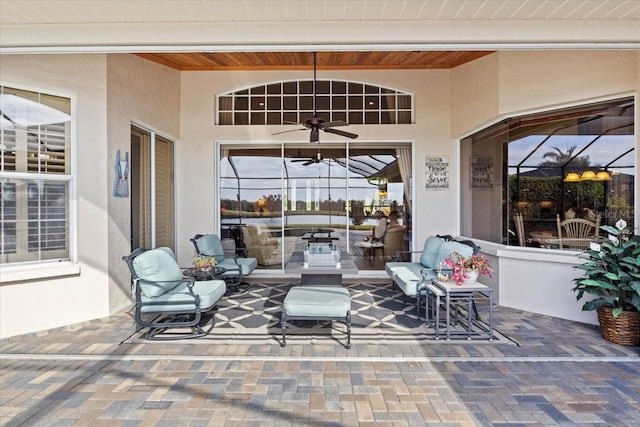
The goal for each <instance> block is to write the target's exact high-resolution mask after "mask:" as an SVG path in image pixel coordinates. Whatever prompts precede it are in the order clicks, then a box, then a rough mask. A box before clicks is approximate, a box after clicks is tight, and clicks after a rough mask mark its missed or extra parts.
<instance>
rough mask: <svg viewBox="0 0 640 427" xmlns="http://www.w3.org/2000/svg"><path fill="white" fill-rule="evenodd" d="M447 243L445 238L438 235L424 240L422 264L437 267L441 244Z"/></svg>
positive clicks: (421, 256)
mask: <svg viewBox="0 0 640 427" xmlns="http://www.w3.org/2000/svg"><path fill="white" fill-rule="evenodd" d="M443 243H446V242H445V241H444V240H443V239H441V238H440V237H436V236H430V237H429V238H428V239H427V241H426V242H424V249H422V255H420V264H422V265H424V266H425V267H427V268H436V266H437V265H438V264H437V263H436V257H437V255H438V249H439V248H440V246H441V245H442V244H443Z"/></svg>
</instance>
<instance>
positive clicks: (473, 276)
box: [463, 270, 478, 284]
mask: <svg viewBox="0 0 640 427" xmlns="http://www.w3.org/2000/svg"><path fill="white" fill-rule="evenodd" d="M467 276H469V277H468V278H467V279H464V282H463V283H466V284H472V283H477V282H478V270H467Z"/></svg>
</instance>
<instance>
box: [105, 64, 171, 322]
mask: <svg viewBox="0 0 640 427" xmlns="http://www.w3.org/2000/svg"><path fill="white" fill-rule="evenodd" d="M107 82H108V84H107V122H108V129H107V132H108V138H107V141H108V150H107V165H106V166H107V176H108V179H107V183H108V188H107V192H108V194H107V200H108V203H109V232H108V236H109V246H108V251H109V278H110V283H109V290H110V292H109V311H110V312H111V313H113V312H115V311H117V310H121V309H123V308H125V307H127V306H130V304H131V280H130V277H131V276H130V273H129V270H128V268H127V266H126V264H125V263H124V262H123V261H122V259H121V258H122V256H123V255H127V254H129V253H130V252H131V242H130V236H131V208H130V206H131V199H130V198H129V197H113V196H112V195H111V187H110V186H111V184H112V183H113V180H114V178H115V160H116V152H117V150H118V149H119V150H120V152H121V155H124V154H125V153H126V152H128V151H129V150H130V146H131V124H132V122H133V123H135V124H136V125H139V126H143V127H145V128H147V129H150V130H153V131H155V132H157V133H159V134H160V135H162V136H164V137H167V138H169V139H171V140H174V141H178V138H179V136H180V73H179V72H178V71H176V70H173V69H171V68H168V67H164V66H162V65H159V64H155V63H153V62H150V61H146V60H144V59H142V58H139V57H137V56H135V55H129V54H111V55H108V56H107ZM175 145H176V147H177V146H178V145H179V142H176V144H175Z"/></svg>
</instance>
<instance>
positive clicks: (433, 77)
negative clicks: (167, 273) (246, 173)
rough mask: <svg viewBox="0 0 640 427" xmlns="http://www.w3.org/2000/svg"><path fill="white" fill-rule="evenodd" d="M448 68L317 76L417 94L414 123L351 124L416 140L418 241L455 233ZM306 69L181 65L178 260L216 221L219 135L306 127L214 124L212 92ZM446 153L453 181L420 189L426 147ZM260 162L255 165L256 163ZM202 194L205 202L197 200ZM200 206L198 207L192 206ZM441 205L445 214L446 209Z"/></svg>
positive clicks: (267, 137)
mask: <svg viewBox="0 0 640 427" xmlns="http://www.w3.org/2000/svg"><path fill="white" fill-rule="evenodd" d="M449 75H450V74H449V72H448V71H446V70H432V71H340V72H337V71H324V70H321V71H319V72H318V79H323V78H335V79H344V80H353V81H360V82H370V83H372V84H375V85H381V86H387V87H391V88H396V89H399V90H403V91H407V92H411V93H413V94H414V95H415V98H414V99H415V111H416V123H415V124H411V125H380V126H371V125H368V126H356V125H352V126H349V129H348V130H349V131H350V132H355V133H357V134H359V138H358V139H357V140H355V142H356V143H358V142H370V141H379V142H385V141H415V158H414V159H413V160H414V164H415V179H416V182H415V196H414V200H416V205H415V206H414V207H413V209H414V212H416V215H415V216H416V217H418V218H419V220H417V221H416V228H415V236H416V241H417V242H420V243H419V244H420V246H421V245H422V242H423V241H424V239H426V237H427V236H428V235H430V234H435V233H455V232H456V230H457V221H456V219H455V218H456V215H455V212H456V210H457V205H458V203H457V191H456V186H457V184H458V180H457V172H456V163H455V161H453V159H455V158H456V156H457V146H456V144H454V141H453V140H451V139H450V138H449V133H450V132H449V128H450V125H449V103H450V90H449ZM311 77H312V73H311V72H310V71H279V72H268V71H264V72H256V71H253V72H249V71H247V72H241V71H240V72H184V73H182V79H181V81H182V89H181V126H182V128H181V135H180V136H181V144H180V148H179V151H178V156H177V158H178V167H179V169H180V171H181V172H180V180H179V182H178V183H177V190H176V194H177V195H178V203H177V205H178V217H179V219H180V220H179V221H178V224H177V227H178V233H177V251H178V257H179V260H180V262H181V263H183V264H185V263H188V262H189V261H190V259H191V256H192V255H193V246H192V245H191V243H190V242H189V239H190V238H191V237H193V236H194V235H195V234H196V233H205V232H211V231H214V230H216V225H217V223H218V218H217V216H216V215H217V212H214V208H215V205H214V204H213V203H210V202H209V201H211V200H216V195H215V181H214V177H215V176H216V165H215V162H214V156H215V142H216V141H225V142H228V141H238V142H250V143H252V144H259V143H261V142H278V141H281V140H286V141H296V142H306V141H308V137H309V136H308V133H307V132H291V133H286V134H282V135H278V137H274V136H273V135H272V134H273V133H275V132H278V131H281V130H287V129H293V128H294V127H293V126H216V125H215V124H214V123H215V118H216V111H215V96H216V94H218V93H224V92H227V91H231V90H235V89H238V88H244V87H250V86H253V85H257V84H262V83H265V82H272V81H281V80H295V79H309V78H311ZM322 141H326V142H329V141H344V139H340V138H339V137H336V136H334V135H330V134H328V133H324V132H323V133H321V135H320V147H322ZM427 154H429V155H434V154H436V155H447V156H449V159H450V161H451V163H450V164H451V173H450V179H451V181H450V188H449V190H446V191H430V192H427V191H426V190H425V189H424V165H423V164H424V157H425V155H427ZM256 166H258V165H256ZM203 200H206V201H207V202H206V203H203V202H202V201H203ZM196 206H197V209H196V208H194V207H196ZM443 209H446V214H445V215H443V212H442V211H443Z"/></svg>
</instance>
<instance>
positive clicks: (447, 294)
mask: <svg viewBox="0 0 640 427" xmlns="http://www.w3.org/2000/svg"><path fill="white" fill-rule="evenodd" d="M445 302H446V304H447V308H446V310H447V319H446V320H445V325H446V327H447V341H451V329H450V328H449V317H450V316H451V311H450V306H451V294H450V293H449V291H447V292H446V294H445Z"/></svg>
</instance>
